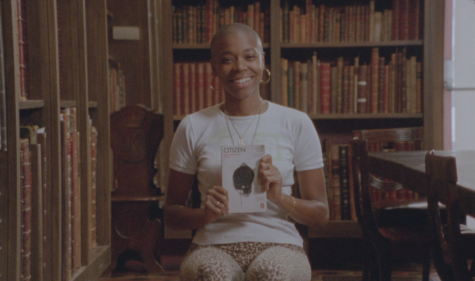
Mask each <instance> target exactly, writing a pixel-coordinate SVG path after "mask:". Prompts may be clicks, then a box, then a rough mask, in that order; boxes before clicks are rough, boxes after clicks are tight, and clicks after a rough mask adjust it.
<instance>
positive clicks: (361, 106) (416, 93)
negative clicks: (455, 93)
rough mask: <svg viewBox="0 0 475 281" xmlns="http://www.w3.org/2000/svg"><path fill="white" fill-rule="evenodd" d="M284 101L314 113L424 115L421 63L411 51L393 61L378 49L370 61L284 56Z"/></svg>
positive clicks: (282, 60) (394, 58) (392, 55)
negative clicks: (303, 59)
mask: <svg viewBox="0 0 475 281" xmlns="http://www.w3.org/2000/svg"><path fill="white" fill-rule="evenodd" d="M281 70H282V73H281V86H282V104H283V105H285V106H289V107H292V108H296V109H299V110H301V111H304V112H307V113H309V114H354V113H420V112H422V63H421V62H417V58H416V57H415V56H411V57H410V58H406V49H405V48H404V49H403V50H402V51H399V50H397V51H396V52H395V53H392V54H391V56H390V59H389V61H388V62H386V59H385V58H384V57H380V56H379V49H378V48H373V49H372V55H371V61H370V63H369V64H366V63H364V64H362V65H360V62H359V57H355V58H354V60H353V61H352V62H348V61H344V59H343V57H340V58H337V60H336V62H335V61H320V60H319V59H318V57H317V54H316V53H314V54H313V55H312V58H311V60H308V61H306V62H300V61H289V60H287V59H285V58H282V59H281Z"/></svg>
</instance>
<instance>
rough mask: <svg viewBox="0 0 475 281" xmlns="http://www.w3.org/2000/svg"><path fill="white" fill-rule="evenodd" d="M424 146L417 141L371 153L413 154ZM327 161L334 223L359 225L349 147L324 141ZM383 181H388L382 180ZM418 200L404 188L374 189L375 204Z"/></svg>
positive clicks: (376, 146) (387, 145)
mask: <svg viewBox="0 0 475 281" xmlns="http://www.w3.org/2000/svg"><path fill="white" fill-rule="evenodd" d="M420 145H421V144H420V143H419V144H417V143H415V142H413V141H406V142H393V143H373V144H369V146H368V150H369V151H409V150H419V149H421V146H420ZM322 152H323V161H324V165H325V182H326V189H327V197H328V204H329V210H330V219H331V220H353V221H356V220H357V218H356V212H355V206H354V186H353V182H352V181H351V177H352V174H351V173H352V171H351V169H350V166H349V165H350V163H349V158H348V144H346V143H341V142H338V141H336V142H332V140H330V139H326V138H325V139H322ZM381 180H383V181H388V180H385V179H381ZM414 199H418V194H417V193H414V192H412V191H411V190H409V189H406V188H402V189H400V190H397V191H381V190H378V189H376V188H372V189H371V200H372V202H375V203H380V204H383V203H384V204H388V203H390V202H397V201H401V200H402V201H407V200H414Z"/></svg>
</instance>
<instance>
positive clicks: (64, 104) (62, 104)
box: [59, 100, 77, 108]
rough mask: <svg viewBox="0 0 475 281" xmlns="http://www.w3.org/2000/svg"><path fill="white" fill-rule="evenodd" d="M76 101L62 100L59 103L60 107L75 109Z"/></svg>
mask: <svg viewBox="0 0 475 281" xmlns="http://www.w3.org/2000/svg"><path fill="white" fill-rule="evenodd" d="M76 104H77V103H76V101H74V100H62V101H60V102H59V107H61V108H68V107H75V106H76Z"/></svg>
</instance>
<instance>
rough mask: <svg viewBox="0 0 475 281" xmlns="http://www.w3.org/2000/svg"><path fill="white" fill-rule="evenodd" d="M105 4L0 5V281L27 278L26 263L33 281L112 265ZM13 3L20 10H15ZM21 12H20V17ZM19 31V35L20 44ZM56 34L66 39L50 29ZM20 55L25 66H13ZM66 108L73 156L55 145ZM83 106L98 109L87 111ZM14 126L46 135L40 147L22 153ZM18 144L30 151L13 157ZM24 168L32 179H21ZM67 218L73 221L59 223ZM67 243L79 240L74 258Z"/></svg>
mask: <svg viewBox="0 0 475 281" xmlns="http://www.w3.org/2000/svg"><path fill="white" fill-rule="evenodd" d="M86 2H87V3H86ZM106 3H107V1H106V0H102V1H101V0H99V1H86V0H80V1H57V0H44V1H41V3H39V2H38V1H17V0H5V1H2V5H1V7H0V10H1V11H0V17H1V22H2V36H3V38H2V39H3V40H2V42H3V46H2V48H3V49H2V50H3V52H4V54H3V58H4V65H0V68H2V69H4V74H5V85H4V86H5V88H4V89H2V90H5V92H6V93H8V94H7V95H5V99H6V105H7V106H6V108H5V109H3V108H2V109H0V110H5V111H6V121H7V124H6V132H7V139H6V147H2V148H1V151H0V158H1V160H2V161H0V163H1V169H0V170H1V171H0V183H1V184H0V205H1V207H0V223H1V227H0V258H1V260H2V261H5V262H3V263H2V264H1V265H0V279H1V280H20V279H21V275H22V273H23V272H27V271H28V268H27V267H26V266H27V265H28V264H30V266H31V269H30V272H31V274H32V278H33V279H34V280H38V281H50V280H64V279H65V278H64V277H63V273H64V272H69V271H70V272H71V275H72V278H68V279H69V280H96V279H97V278H98V277H99V276H100V274H101V273H102V272H103V271H104V269H105V268H106V267H107V266H108V265H109V264H110V256H111V249H110V190H111V187H112V182H111V179H112V176H111V173H112V165H111V164H112V162H111V159H112V155H111V152H110V143H109V142H110V139H109V100H108V96H107V88H108V73H107V51H104V47H105V48H106V47H107V12H106ZM19 4H21V5H22V7H18V6H17V5H19ZM23 5H24V6H23ZM22 11H24V12H25V13H26V11H27V15H28V16H26V14H23V13H22ZM58 11H60V14H58ZM20 17H21V18H20ZM86 23H87V24H86ZM19 27H20V28H23V29H24V31H23V32H21V34H23V36H22V37H21V38H19V30H18V29H19ZM58 29H61V30H67V32H58ZM23 48H25V49H23ZM101 48H103V49H101ZM25 50H27V51H25ZM19 53H23V56H21V57H20V56H19V55H18V54H19ZM21 58H24V59H25V60H24V61H20V59H21ZM24 73H27V74H28V76H26V75H24ZM22 92H23V93H24V92H26V96H28V98H29V100H20V99H22V98H21V96H25V94H22ZM89 100H91V101H89ZM66 108H74V110H71V111H72V112H73V113H75V118H65V120H68V121H73V120H74V125H76V126H74V127H73V126H71V127H70V128H71V131H77V132H78V134H76V132H71V134H70V135H69V137H71V136H73V137H71V139H74V141H75V142H74V143H75V144H76V145H75V146H74V148H75V149H74V150H73V149H69V148H70V147H73V145H72V144H71V146H66V145H65V146H63V144H66V142H63V143H62V140H64V139H65V138H64V137H65V135H66V134H64V132H66V133H68V131H65V130H64V126H62V125H64V122H62V120H61V114H63V113H64V112H63V111H62V110H63V109H66ZM89 108H97V109H98V110H92V111H89ZM91 120H92V124H93V126H95V127H96V128H97V130H98V132H99V135H100V140H98V141H97V144H96V147H95V148H96V149H97V151H100V153H97V163H98V165H97V173H96V180H97V185H96V189H95V191H97V192H96V193H95V194H96V198H95V199H96V202H97V203H96V206H95V208H96V209H95V215H96V216H95V220H96V222H97V224H96V225H97V226H95V228H93V227H91V226H93V225H94V222H93V219H92V218H93V216H92V214H93V211H92V206H91V208H89V207H90V205H91V202H92V195H91V194H92V193H93V192H92V191H91V190H92V180H91V178H92V171H93V169H92V164H91V163H92V162H93V161H92V159H93V156H92V153H91V151H92V148H91V147H92V144H91V143H90V139H91V138H89V136H90V135H91V130H90V124H91ZM20 124H21V125H23V124H32V125H38V126H39V127H44V131H45V132H46V134H44V135H41V136H42V137H43V138H40V137H38V138H37V141H38V142H40V141H41V140H43V139H45V141H44V142H43V143H41V146H39V145H38V144H35V143H34V142H35V138H30V139H29V146H27V145H26V141H24V140H23V139H21V138H20V134H18V131H19V126H20ZM71 124H73V123H71ZM42 130H43V129H42ZM22 137H23V138H24V137H25V136H23V135H22ZM2 141H3V139H2ZM24 144H25V145H24ZM90 144H91V146H90ZM26 147H28V148H29V149H30V151H29V152H30V153H28V154H25V153H22V151H21V150H20V148H21V149H26ZM76 148H77V149H76ZM6 151H8V153H6ZM69 152H71V153H69ZM73 152H76V154H74V153H73ZM25 155H31V160H30V161H31V162H30V166H29V167H30V169H28V170H27V169H24V166H23V163H25V162H23V161H27V160H28V159H29V158H28V157H25ZM26 163H27V162H26ZM27 164H28V163H27ZM25 167H26V166H25ZM45 167H46V169H44V168H45ZM66 168H67V169H66ZM28 171H30V172H31V178H32V180H31V181H25V179H27V177H25V174H26V173H28ZM70 171H77V173H70ZM71 174H74V175H75V176H74V175H73V176H71ZM73 179H75V180H73ZM28 186H30V187H31V190H32V194H31V198H32V201H31V208H29V209H28V208H25V206H27V205H25V204H28V203H29V202H28V201H27V200H25V198H29V197H24V196H25V194H22V193H23V192H25V190H27V191H28V190H29V189H27V187H28ZM73 187H74V190H75V191H76V192H77V193H74V194H75V196H74V199H71V202H70V201H69V200H63V199H67V198H68V197H64V198H63V195H65V196H66V195H67V194H72V193H73ZM71 198H72V196H71ZM73 200H74V202H75V203H72V201H73ZM25 202H26V203H25ZM69 203H71V204H69ZM73 205H74V208H73ZM77 206H81V208H80V209H79V208H76V207H77ZM24 210H30V211H31V218H30V220H31V223H32V225H31V233H32V234H33V235H32V236H31V241H30V242H31V243H29V244H28V243H24V239H26V238H27V237H26V236H24V234H23V233H24V228H25V229H27V228H26V227H27V226H28V223H25V222H28V220H24V218H26V219H28V218H29V217H28V215H29V213H28V212H24ZM65 210H67V212H66V211H65ZM69 212H70V214H71V218H66V217H65V216H66V214H69ZM76 218H80V219H76ZM73 220H74V223H71V225H74V231H77V232H74V234H73V230H69V226H67V223H68V221H69V222H71V221H73ZM72 228H73V227H72V226H71V229H72ZM93 230H94V231H95V234H93V233H94V232H93ZM65 233H69V234H71V237H70V236H69V235H66V234H65ZM93 235H95V236H94V237H93ZM65 239H71V240H68V241H67V240H65ZM74 239H77V240H74ZM73 240H74V242H76V241H78V242H80V243H77V244H76V245H77V246H76V247H74V254H73V253H69V251H67V250H65V251H63V249H68V248H69V247H66V245H71V244H72V243H73ZM29 245H30V247H31V248H30V249H28V246H29ZM79 245H81V248H79ZM97 245H99V246H97ZM71 248H72V247H71ZM25 251H26V252H25ZM28 251H29V252H30V257H31V260H30V261H28V262H26V260H24V257H27V255H26V254H25V253H27V252H28ZM71 252H73V251H72V250H71ZM43 255H44V256H45V257H46V258H45V259H43ZM73 256H74V258H73ZM73 260H74V268H73V267H72V264H73ZM70 277H71V276H70Z"/></svg>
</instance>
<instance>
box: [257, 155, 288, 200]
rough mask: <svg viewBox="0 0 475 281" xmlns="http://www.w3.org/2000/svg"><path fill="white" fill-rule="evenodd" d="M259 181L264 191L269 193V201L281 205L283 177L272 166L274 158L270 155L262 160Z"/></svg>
mask: <svg viewBox="0 0 475 281" xmlns="http://www.w3.org/2000/svg"><path fill="white" fill-rule="evenodd" d="M258 180H259V184H260V185H261V188H262V191H263V192H264V191H267V199H269V200H270V201H271V202H272V203H276V204H277V205H280V204H279V201H280V200H281V199H282V175H281V174H280V172H279V169H277V167H276V166H274V165H272V156H271V155H270V154H267V155H265V156H264V157H262V158H261V161H260V163H259V173H258Z"/></svg>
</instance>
